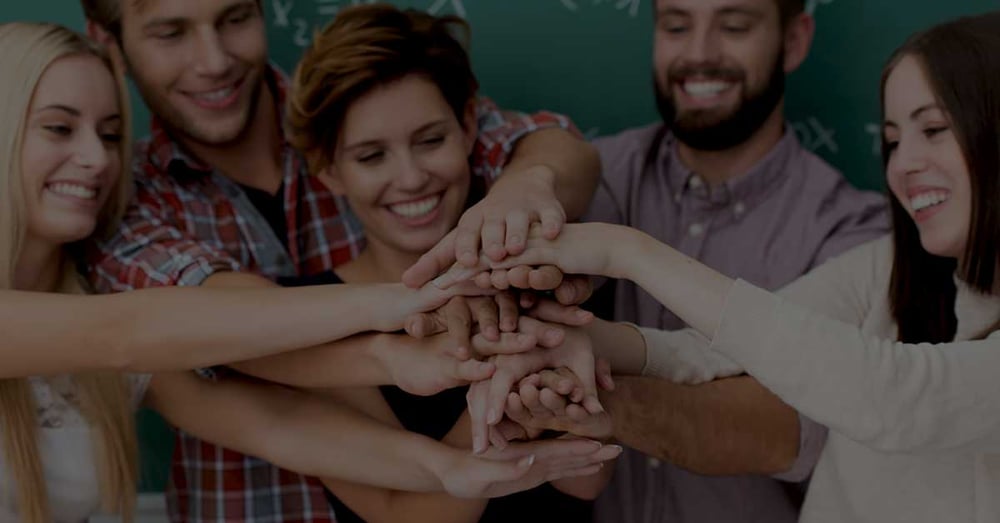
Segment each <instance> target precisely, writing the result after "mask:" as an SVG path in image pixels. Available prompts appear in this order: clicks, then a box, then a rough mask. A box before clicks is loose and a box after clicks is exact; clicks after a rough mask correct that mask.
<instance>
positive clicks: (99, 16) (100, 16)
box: [80, 0, 122, 39]
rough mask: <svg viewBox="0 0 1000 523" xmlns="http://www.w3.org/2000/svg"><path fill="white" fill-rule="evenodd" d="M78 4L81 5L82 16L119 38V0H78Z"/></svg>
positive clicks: (120, 16) (120, 8)
mask: <svg viewBox="0 0 1000 523" xmlns="http://www.w3.org/2000/svg"><path fill="white" fill-rule="evenodd" d="M80 5H82V6H83V16H85V17H87V20H90V21H91V22H94V23H95V24H97V25H99V26H101V27H102V28H103V29H104V30H106V31H107V32H109V33H111V34H112V35H113V36H114V37H115V38H116V39H121V34H122V4H121V0H80Z"/></svg>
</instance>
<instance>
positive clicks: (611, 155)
mask: <svg viewBox="0 0 1000 523" xmlns="http://www.w3.org/2000/svg"><path fill="white" fill-rule="evenodd" d="M663 128H664V126H663V124H662V123H655V124H651V125H647V126H644V127H634V128H631V129H626V130H624V131H621V132H619V133H618V134H613V135H609V136H601V137H599V138H595V139H594V140H593V141H592V142H591V143H593V145H594V147H595V148H597V152H598V153H599V154H600V155H601V162H602V163H604V164H606V165H607V164H614V163H617V162H622V161H628V160H630V159H633V158H637V157H638V158H642V157H644V156H645V154H646V151H647V150H648V149H649V146H650V144H652V142H653V140H654V138H655V137H656V135H657V133H659V132H662V131H661V130H662V129H663Z"/></svg>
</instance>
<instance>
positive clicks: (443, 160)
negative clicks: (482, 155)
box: [430, 147, 471, 188]
mask: <svg viewBox="0 0 1000 523" xmlns="http://www.w3.org/2000/svg"><path fill="white" fill-rule="evenodd" d="M430 160H431V164H430V165H431V169H432V172H433V173H434V174H435V176H436V177H437V178H439V179H441V180H442V181H444V182H446V183H447V184H448V185H449V187H450V186H458V187H466V188H467V187H468V185H469V181H470V180H469V178H470V176H471V171H470V168H469V160H468V158H467V156H466V155H465V151H464V149H461V148H459V147H454V148H452V147H449V148H447V150H442V151H440V153H439V154H435V155H433V157H432V158H431V159H430Z"/></svg>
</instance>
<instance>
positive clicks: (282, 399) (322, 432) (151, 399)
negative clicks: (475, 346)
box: [0, 23, 607, 523]
mask: <svg viewBox="0 0 1000 523" xmlns="http://www.w3.org/2000/svg"><path fill="white" fill-rule="evenodd" d="M0 62H2V63H4V64H5V66H6V70H5V74H4V76H3V77H2V78H0V100H3V101H4V102H3V103H4V105H2V106H0V121H2V122H3V125H2V126H0V159H2V162H3V163H0V292H2V295H0V322H2V324H0V330H2V332H3V336H4V338H3V341H2V343H0V358H2V364H0V369H3V370H2V371H0V428H2V436H3V449H2V450H3V452H2V453H0V491H2V492H0V521H15V520H16V521H26V522H30V523H36V522H43V521H58V522H69V521H82V520H84V519H86V518H87V517H89V516H90V515H91V514H92V513H94V512H96V511H98V509H99V505H101V504H103V509H104V510H106V511H111V512H119V513H121V514H123V516H124V517H125V518H126V519H129V518H130V514H131V512H132V504H133V499H134V489H135V481H136V480H135V476H136V472H135V469H136V441H135V439H136V436H135V431H134V427H133V422H132V412H133V410H134V408H135V407H136V406H137V405H138V404H139V403H140V402H141V401H143V400H145V401H146V402H147V404H148V405H150V406H152V407H154V408H157V409H158V410H160V412H161V413H162V414H163V415H164V416H165V417H166V418H167V419H168V420H169V421H171V422H172V423H175V424H177V425H178V426H181V427H183V428H184V429H185V430H188V431H190V432H193V433H196V434H198V435H199V436H201V437H204V438H208V439H216V440H219V441H220V442H221V443H223V444H225V445H227V446H228V447H230V448H234V449H239V450H241V451H243V452H247V453H254V454H257V455H261V456H263V457H266V458H267V459H270V460H272V461H274V462H275V463H279V464H281V465H283V466H285V467H286V468H290V469H293V470H297V471H299V472H302V473H309V474H322V475H327V476H342V477H346V478H350V479H352V480H355V481H362V482H370V483H373V484H379V485H384V486H387V487H391V488H405V489H413V490H441V489H442V488H443V489H444V490H447V491H449V492H453V493H455V494H458V495H466V496H484V495H485V496H491V495H500V494H505V493H508V492H510V491H512V490H520V489H523V488H528V487H531V486H534V485H537V484H539V483H541V482H543V481H546V480H549V479H552V477H560V476H562V475H564V474H574V473H589V472H592V470H593V466H594V464H595V463H597V462H599V461H600V460H601V459H603V457H604V454H606V453H607V451H603V452H604V454H602V450H601V449H599V447H600V446H599V445H598V444H596V443H593V442H553V443H540V444H532V445H527V446H522V447H520V448H518V449H515V450H513V451H510V452H506V453H501V454H495V455H492V456H489V457H487V458H485V459H484V458H478V457H472V456H469V455H467V454H466V453H463V452H461V451H458V450H456V449H451V448H449V447H446V446H444V445H441V444H439V443H437V442H434V441H432V440H430V439H427V438H421V437H419V436H414V435H411V434H406V433H404V432H402V431H393V430H388V429H385V428H384V427H381V426H379V425H377V424H375V423H374V422H372V421H370V420H367V419H366V418H364V417H361V416H360V415H357V414H352V413H351V412H349V411H346V410H343V409H341V408H339V407H337V406H335V405H332V404H330V403H329V402H328V400H324V399H323V398H321V397H318V396H310V395H308V394H305V393H299V392H295V391H290V390H287V389H282V388H279V387H277V386H264V385H260V384H257V383H249V382H241V381H234V380H229V381H225V382H220V383H214V382H209V381H203V380H200V379H199V378H197V377H195V376H194V375H193V374H192V373H189V372H172V373H165V374H159V375H156V376H155V377H152V378H151V377H150V375H148V374H120V373H117V372H109V371H118V370H126V371H141V372H148V371H153V370H158V371H162V370H171V369H175V370H176V369H184V368H191V367H195V366H201V365H206V364H211V363H219V362H226V361H233V360H239V359H244V358H252V357H257V356H262V355H266V354H270V353H274V352H278V351H280V350H289V349H294V348H299V347H307V346H310V345H314V344H317V343H320V342H323V341H328V340H330V339H335V338H340V337H344V336H348V335H351V334H354V333H356V332H359V331H365V330H373V329H374V330H379V329H381V330H395V329H399V328H400V327H401V326H402V322H403V318H404V317H405V315H406V314H409V313H411V312H414V311H417V310H425V309H430V308H435V307H437V306H440V305H442V304H443V303H444V302H445V301H447V299H448V298H449V297H450V295H449V294H447V293H442V292H440V291H436V290H433V289H428V290H424V291H408V290H405V289H403V288H402V286H384V285H383V286H329V287H325V288H324V287H317V288H312V289H297V290H266V291H260V290H257V291H250V290H247V291H238V290H227V291H223V292H219V291H211V290H208V289H197V290H195V289H184V290H180V289H169V290H167V289H164V290H158V291H143V292H136V293H130V294H126V295H118V296H106V297H96V296H95V297H88V296H82V295H83V294H85V292H86V289H85V287H84V285H83V284H82V283H81V280H80V278H79V275H78V274H77V271H76V266H75V260H76V258H75V256H74V254H76V252H75V251H77V250H78V248H79V246H80V244H81V242H82V241H83V240H86V239H87V238H89V237H90V236H91V235H92V234H94V233H95V231H96V232H97V233H100V232H103V231H105V230H108V229H109V228H110V227H111V226H113V225H115V220H116V219H117V218H118V216H119V215H120V213H121V209H123V207H124V205H125V201H126V196H127V189H128V186H129V181H128V177H127V176H125V174H124V172H125V171H127V169H124V167H125V166H127V165H128V154H127V151H128V140H127V139H126V137H127V135H128V110H127V108H128V102H127V100H126V99H125V96H124V87H123V82H122V77H121V76H120V75H118V74H116V73H115V72H114V68H113V67H112V65H111V62H110V61H109V59H108V58H107V56H106V55H104V54H103V52H101V51H100V50H98V49H97V48H95V47H93V46H92V45H91V44H90V43H89V42H87V41H86V40H85V39H83V38H82V37H80V36H78V35H77V34H75V33H73V32H72V31H69V30H67V29H65V28H62V27H58V26H54V25H48V24H25V23H13V24H4V25H0ZM74 295H76V296H74ZM344 300H350V303H351V304H352V307H351V308H350V311H349V312H345V313H343V314H340V315H338V316H337V317H336V318H331V317H329V316H331V315H330V313H329V311H330V310H331V309H330V307H331V304H334V303H337V302H338V301H340V302H344ZM290 308H291V309H294V310H295V311H296V312H295V313H292V314H290V313H289V312H288V310H289V309H290ZM345 309H346V308H345ZM279 312H283V313H282V314H279ZM291 318H295V319H294V320H293V319H291ZM279 319H280V320H281V321H278V320H279ZM463 365H464V363H460V364H459V365H457V366H451V367H450V370H448V367H449V366H448V365H439V367H440V368H441V369H442V373H445V374H447V373H450V374H451V375H450V379H456V378H461V376H460V374H461V373H462V372H466V371H471V372H472V373H473V374H477V376H482V375H484V374H486V375H488V373H489V371H490V369H489V368H486V367H483V366H482V364H479V363H473V364H472V365H468V366H463ZM428 368H430V367H428ZM375 379H376V381H378V379H377V378H375ZM147 388H149V393H148V394H146V390H147ZM219 412H228V413H229V414H227V415H226V416H225V419H219V416H218V413H219ZM344 448H346V449H348V451H347V452H344V451H342V449H344Z"/></svg>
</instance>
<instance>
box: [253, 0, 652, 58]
mask: <svg viewBox="0 0 1000 523" xmlns="http://www.w3.org/2000/svg"><path fill="white" fill-rule="evenodd" d="M376 1H378V0H298V4H299V7H298V9H296V0H271V14H272V23H273V25H274V27H275V28H276V29H279V30H282V31H288V32H290V33H291V39H292V43H294V44H295V45H296V46H298V47H305V46H307V45H309V42H311V41H312V36H313V33H314V32H315V31H316V30H317V29H318V28H320V27H323V25H324V24H326V23H327V22H329V21H330V19H332V18H333V17H334V16H336V15H337V13H338V12H339V11H340V10H341V9H343V8H344V7H347V6H351V5H358V4H374V3H375V2H376ZM425 1H426V2H427V4H425V5H427V8H426V10H427V12H428V13H431V14H435V15H436V14H443V13H452V14H456V15H458V16H460V17H462V18H465V17H466V10H465V4H464V0H425ZM635 1H638V0H635ZM306 6H308V9H311V10H312V12H305V13H303V12H302V9H303V8H305V7H306Z"/></svg>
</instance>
